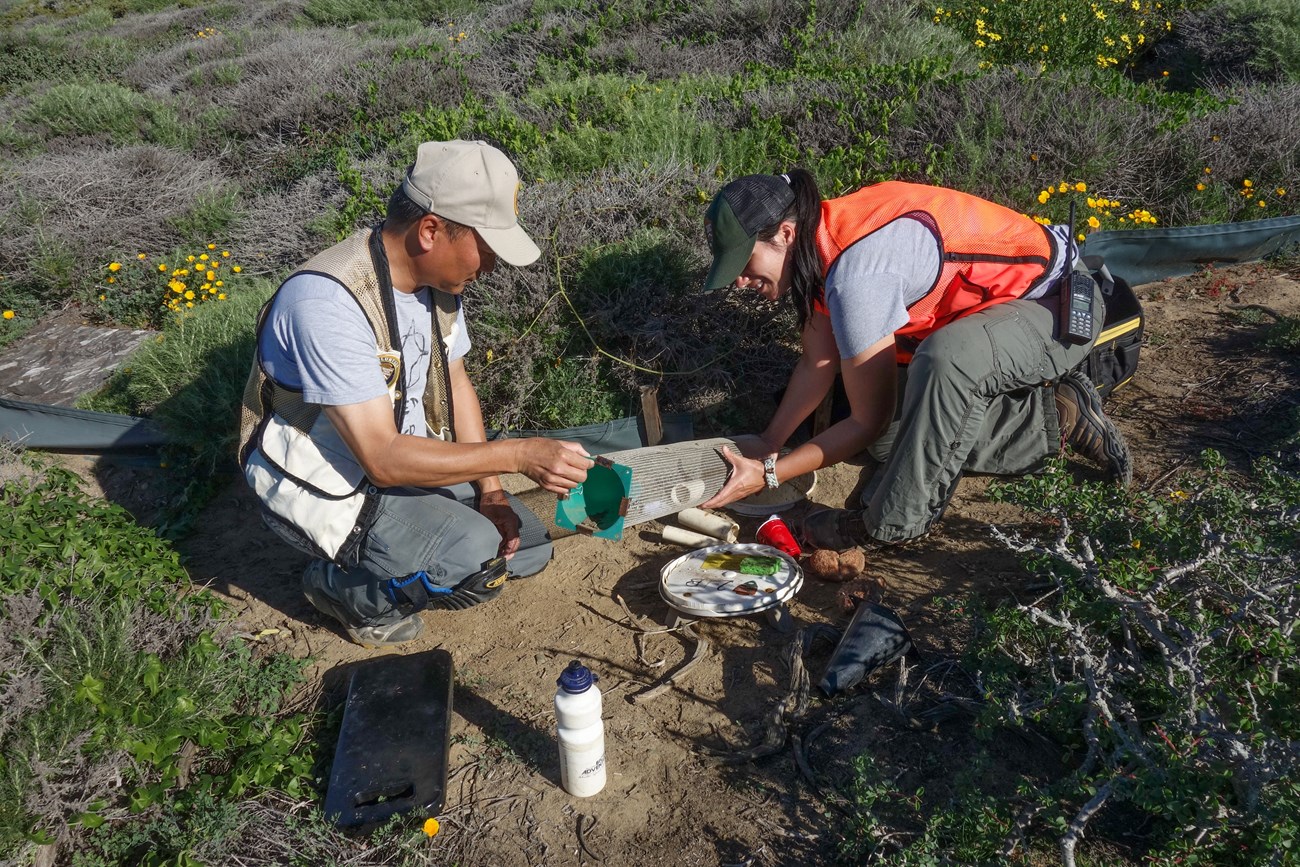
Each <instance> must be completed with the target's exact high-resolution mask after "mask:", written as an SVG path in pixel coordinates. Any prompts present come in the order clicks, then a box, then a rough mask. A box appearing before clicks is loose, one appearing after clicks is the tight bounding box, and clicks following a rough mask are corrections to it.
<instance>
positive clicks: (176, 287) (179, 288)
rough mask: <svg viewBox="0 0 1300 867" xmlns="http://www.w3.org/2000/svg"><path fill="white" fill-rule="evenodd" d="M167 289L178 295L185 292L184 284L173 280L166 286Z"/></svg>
mask: <svg viewBox="0 0 1300 867" xmlns="http://www.w3.org/2000/svg"><path fill="white" fill-rule="evenodd" d="M167 288H168V289H170V290H172V291H173V292H175V293H176V294H177V295H179V294H181V293H182V292H184V291H185V284H184V283H182V282H181V281H179V280H173V281H171V282H170V283H168V284H167Z"/></svg>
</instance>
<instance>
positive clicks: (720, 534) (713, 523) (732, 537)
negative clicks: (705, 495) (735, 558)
mask: <svg viewBox="0 0 1300 867" xmlns="http://www.w3.org/2000/svg"><path fill="white" fill-rule="evenodd" d="M677 523H679V524H681V525H682V526H683V527H686V528H687V529H689V530H695V531H696V532H697V533H704V534H705V535H707V536H712V537H713V538H714V539H719V540H721V541H723V542H735V541H736V537H737V536H738V535H739V534H740V525H739V524H737V523H736V522H735V521H733V520H731V519H730V518H728V517H727V516H726V515H719V514H718V513H716V512H706V511H704V510H703V509H696V508H690V509H682V510H681V511H680V512H678V513H677Z"/></svg>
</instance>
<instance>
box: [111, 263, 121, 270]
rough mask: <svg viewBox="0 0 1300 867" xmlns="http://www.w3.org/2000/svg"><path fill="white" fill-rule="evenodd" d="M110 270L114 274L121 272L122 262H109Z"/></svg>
mask: <svg viewBox="0 0 1300 867" xmlns="http://www.w3.org/2000/svg"><path fill="white" fill-rule="evenodd" d="M108 270H110V271H114V272H116V271H121V270H122V263H121V262H109V263H108Z"/></svg>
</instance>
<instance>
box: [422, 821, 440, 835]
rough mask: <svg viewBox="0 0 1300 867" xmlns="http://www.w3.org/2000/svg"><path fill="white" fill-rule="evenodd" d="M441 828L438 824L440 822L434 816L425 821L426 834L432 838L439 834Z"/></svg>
mask: <svg viewBox="0 0 1300 867" xmlns="http://www.w3.org/2000/svg"><path fill="white" fill-rule="evenodd" d="M440 827H441V826H440V825H439V824H438V820H437V819H435V818H433V817H432V816H430V817H429V818H428V819H425V820H424V833H426V834H428V835H429V836H430V837H433V836H435V835H436V834H437V833H438V829H439V828H440Z"/></svg>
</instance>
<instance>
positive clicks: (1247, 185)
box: [1241, 178, 1255, 190]
mask: <svg viewBox="0 0 1300 867" xmlns="http://www.w3.org/2000/svg"><path fill="white" fill-rule="evenodd" d="M1241 185H1242V186H1243V187H1245V188H1246V189H1248V190H1249V189H1250V188H1251V187H1253V186H1255V182H1254V181H1252V180H1251V179H1250V178H1246V180H1244V181H1242V182H1241Z"/></svg>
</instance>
